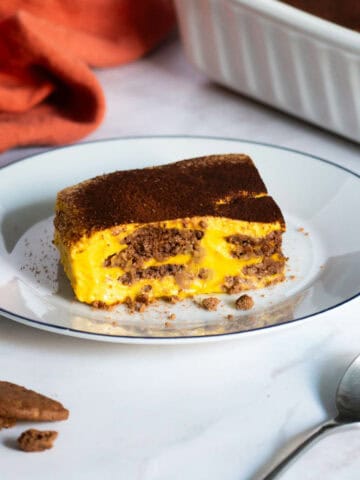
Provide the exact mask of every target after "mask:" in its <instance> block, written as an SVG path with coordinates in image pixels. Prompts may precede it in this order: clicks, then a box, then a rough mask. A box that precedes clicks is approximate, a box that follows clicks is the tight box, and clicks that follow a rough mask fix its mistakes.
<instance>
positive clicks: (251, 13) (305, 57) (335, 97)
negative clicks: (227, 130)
mask: <svg viewBox="0 0 360 480" xmlns="http://www.w3.org/2000/svg"><path fill="white" fill-rule="evenodd" d="M175 3H176V8H177V13H178V18H179V24H180V30H181V36H182V39H183V43H184V45H185V50H186V52H187V55H188V56H189V58H190V60H191V61H192V62H193V63H194V64H195V65H196V66H197V67H198V68H199V69H200V70H202V71H203V72H205V73H206V74H207V75H208V76H209V77H210V78H212V79H213V80H215V81H217V82H219V83H221V84H223V85H226V86H227V87H230V88H232V89H234V90H236V91H238V92H241V93H243V94H245V95H248V96H250V97H253V98H256V99H257V100H260V101H262V102H264V103H267V104H269V105H273V106H274V107H276V108H279V109H281V110H284V111H286V112H288V113H291V114H293V115H296V116H297V117H300V118H302V119H305V120H308V121H310V122H312V123H315V124H317V125H319V126H321V127H323V128H327V129H329V130H332V131H333V132H336V133H339V134H340V135H343V136H345V137H347V138H350V139H352V140H355V141H357V142H360V34H359V33H357V32H355V31H351V30H349V29H346V28H343V27H341V26H338V25H336V24H334V23H331V22H328V21H325V20H322V19H320V18H318V17H315V16H313V15H310V14H308V13H306V12H303V11H301V10H298V9H296V8H293V7H291V6H289V5H286V4H284V3H281V2H278V1H276V0H175Z"/></svg>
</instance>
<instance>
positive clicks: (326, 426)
mask: <svg viewBox="0 0 360 480" xmlns="http://www.w3.org/2000/svg"><path fill="white" fill-rule="evenodd" d="M339 425H342V424H341V423H340V422H338V421H337V420H328V421H326V422H325V423H322V424H321V425H318V426H317V427H315V428H314V429H313V430H311V431H310V432H309V433H308V434H307V435H306V437H305V438H304V439H303V440H302V442H301V443H300V444H299V445H298V446H297V447H295V448H294V449H293V450H291V451H290V452H289V453H287V454H286V455H285V456H284V457H283V458H282V460H280V461H279V462H278V463H277V464H276V465H275V466H274V467H272V469H271V471H269V472H268V473H267V474H266V475H265V476H261V477H259V478H258V480H272V479H273V478H275V477H276V476H277V475H278V474H279V473H281V472H282V471H283V469H285V468H286V467H287V466H288V465H289V464H290V462H291V461H292V460H294V458H295V457H297V456H298V455H299V453H300V452H302V451H303V450H304V449H305V448H306V447H307V446H309V445H310V443H312V442H313V441H314V440H315V439H317V438H318V437H320V435H322V434H323V433H325V432H327V431H328V430H330V429H331V428H334V427H337V426H339Z"/></svg>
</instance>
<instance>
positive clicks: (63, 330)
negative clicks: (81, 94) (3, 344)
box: [0, 134, 360, 345]
mask: <svg viewBox="0 0 360 480" xmlns="http://www.w3.org/2000/svg"><path fill="white" fill-rule="evenodd" d="M186 138H188V139H195V140H196V139H198V140H219V141H229V142H234V143H235V142H238V143H248V144H250V145H259V146H264V147H270V148H273V149H275V150H283V151H287V152H291V153H296V154H298V155H301V156H304V157H308V158H311V159H313V160H316V161H320V162H322V163H326V164H328V165H330V166H332V167H334V168H338V169H340V170H343V171H345V172H347V173H348V174H350V175H353V176H354V177H355V178H357V179H358V180H360V174H358V173H356V172H354V171H353V170H351V169H349V168H347V167H344V166H342V165H339V164H337V163H335V162H332V161H331V160H327V159H325V158H322V157H319V156H317V155H314V154H311V153H307V152H304V151H302V150H297V149H294V148H290V147H284V146H281V145H277V144H272V143H267V142H261V141H256V140H247V139H244V138H237V137H222V136H213V135H191V134H183V135H182V134H168V135H127V136H121V137H109V138H103V139H96V140H87V141H84V142H79V143H73V144H69V145H63V146H60V147H53V148H49V149H47V150H45V151H43V152H37V153H34V154H32V155H25V156H24V157H21V158H18V159H16V160H14V161H12V162H10V163H8V164H6V165H4V166H2V167H0V175H1V171H2V170H4V169H7V168H11V167H13V166H14V165H16V164H18V163H20V162H25V161H30V160H32V159H34V158H36V157H41V156H43V155H47V154H48V153H51V152H53V151H59V150H67V149H69V148H73V149H76V148H81V146H83V145H89V144H96V143H107V142H114V141H126V140H144V139H147V140H151V139H186ZM358 297H360V289H359V291H358V293H356V294H355V295H352V296H351V297H349V298H347V299H345V300H342V301H341V302H340V303H336V304H335V305H332V306H330V307H328V308H325V309H323V310H320V311H318V312H316V313H311V314H309V315H303V316H302V317H298V318H294V319H292V320H288V321H286V322H283V323H281V324H275V325H265V326H262V327H258V328H254V329H252V330H244V331H240V332H227V333H226V332H225V333H218V334H205V335H184V336H178V337H161V336H138V337H137V336H129V335H111V334H108V333H96V332H85V331H83V330H78V329H75V328H70V327H64V326H61V325H54V324H50V323H47V322H41V321H39V320H34V319H31V318H28V317H25V316H23V315H19V314H16V313H13V312H10V311H8V310H7V309H4V308H2V307H1V305H0V314H1V315H4V316H5V317H7V318H9V319H10V320H14V321H18V322H19V323H22V324H25V325H27V326H33V327H34V328H37V329H40V330H45V331H48V332H49V331H50V332H53V333H58V334H63V335H68V336H73V337H77V338H80V339H88V340H89V339H90V340H98V341H105V342H111V343H138V344H140V343H141V344H148V345H151V344H154V343H156V344H161V343H164V344H170V343H171V344H174V343H189V342H192V343H195V342H201V341H209V340H217V339H218V340H221V339H225V338H229V339H230V338H234V337H238V336H239V335H246V334H247V336H249V334H255V333H259V332H267V331H269V330H270V329H272V328H275V327H278V328H279V327H287V326H289V325H292V324H294V323H297V322H301V321H302V320H306V319H310V318H312V317H319V316H321V315H322V314H325V313H327V312H329V311H331V310H335V309H337V308H340V307H341V306H342V305H345V304H347V303H349V302H351V301H353V300H355V299H356V298H358Z"/></svg>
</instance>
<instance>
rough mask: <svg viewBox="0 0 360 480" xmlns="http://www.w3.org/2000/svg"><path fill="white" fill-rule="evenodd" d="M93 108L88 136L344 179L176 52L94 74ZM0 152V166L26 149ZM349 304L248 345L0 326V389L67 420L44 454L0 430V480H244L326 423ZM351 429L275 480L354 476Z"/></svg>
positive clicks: (352, 310) (317, 133)
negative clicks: (279, 150) (63, 412)
mask: <svg viewBox="0 0 360 480" xmlns="http://www.w3.org/2000/svg"><path fill="white" fill-rule="evenodd" d="M97 75H98V77H99V79H100V81H101V83H102V84H103V87H104V90H105V93H106V97H107V101H108V114H107V117H106V120H105V122H104V123H103V125H102V126H101V127H100V128H99V129H98V130H97V131H96V132H95V133H93V134H92V135H91V136H90V137H89V138H88V139H98V138H108V137H115V136H126V135H150V134H201V135H218V136H230V137H240V138H246V139H251V140H257V141H263V142H269V143H274V144H279V145H283V146H286V147H291V148H295V149H299V150H303V151H306V152H309V153H313V154H315V155H319V156H321V157H324V158H327V159H329V160H332V161H334V162H337V163H340V164H342V165H344V166H347V167H348V168H351V169H353V170H355V171H357V172H358V173H359V172H360V165H359V159H358V157H359V150H360V149H359V146H358V145H356V144H353V143H350V142H348V141H346V140H343V139H341V138H339V137H335V136H333V135H331V134H329V133H326V132H324V131H321V130H319V129H317V128H315V127H312V126H310V125H308V124H305V123H303V122H301V121H298V120H295V119H293V118H290V117H288V116H286V115H284V114H282V113H278V112H276V111H273V110H271V109H269V108H267V107H264V106H262V105H259V104H257V103H254V102H252V101H251V100H248V99H245V98H242V97H241V96H238V95H236V94H234V93H232V92H229V91H227V90H224V89H222V88H221V87H218V86H215V85H213V84H211V83H209V82H208V81H207V80H206V79H205V78H204V77H203V76H202V75H201V74H199V73H196V72H195V71H194V70H193V69H192V67H191V66H189V65H188V64H187V62H186V60H185V59H184V57H183V54H182V51H181V49H180V47H179V44H178V41H177V40H176V39H173V40H172V41H170V42H169V43H168V44H167V45H165V46H163V47H162V48H160V49H159V50H158V51H157V52H155V53H154V54H152V55H151V56H149V57H147V58H146V59H144V60H142V61H139V62H137V63H134V64H132V65H128V66H125V67H121V68H114V69H109V70H104V71H98V72H97ZM39 150H40V149H19V150H13V151H11V152H7V153H5V154H2V155H0V165H5V164H6V163H9V162H11V161H14V160H16V159H18V158H22V157H24V156H26V155H29V154H31V153H34V152H36V151H39ZM359 312H360V301H359V299H357V300H354V301H352V302H350V303H348V304H345V305H343V306H342V307H341V308H339V309H337V310H333V311H331V312H328V313H327V314H323V315H322V316H319V317H317V318H313V319H309V320H306V321H304V322H299V323H297V324H293V325H290V326H284V327H280V328H277V329H271V330H268V331H264V332H262V333H259V334H257V335H255V336H251V337H248V336H246V335H245V336H241V337H240V338H238V339H233V340H229V341H224V342H219V343H209V344H204V345H183V346H172V347H171V346H166V347H165V346H164V347H155V346H147V347H146V346H124V345H112V344H102V343H97V342H91V341H86V340H78V339H74V338H69V337H63V336H60V335H55V334H50V333H46V332H41V331H38V330H33V329H31V328H29V327H25V326H21V325H18V324H16V323H14V322H12V321H10V320H7V319H5V318H2V317H1V318H0V372H1V375H0V377H1V379H4V380H9V381H13V382H16V383H20V384H24V385H26V386H28V387H32V388H34V389H37V390H39V391H41V392H43V393H45V394H49V395H52V396H54V397H56V398H59V399H60V400H61V401H62V402H63V403H64V404H65V405H66V406H67V407H68V408H69V409H70V411H71V417H70V419H69V421H67V422H63V423H61V424H60V423H59V424H57V425H56V429H57V430H58V431H59V438H58V440H57V443H56V448H54V449H53V450H52V451H49V452H45V453H40V454H33V455H31V454H24V453H22V452H19V451H17V450H16V449H14V448H13V446H14V438H15V437H16V436H17V434H19V433H20V431H22V430H23V429H24V426H23V425H20V426H17V427H16V428H15V429H10V430H3V431H1V432H0V458H1V466H0V470H1V477H0V478H1V479H2V480H12V479H16V480H17V479H19V478H27V479H35V478H36V479H42V478H44V479H45V478H52V479H64V478H68V479H76V480H83V479H99V478H101V479H114V478H118V479H129V480H130V479H137V480H173V479H174V480H177V479H179V480H180V479H181V480H182V479H187V480H192V479H194V480H218V479H221V480H242V479H244V480H245V479H255V478H257V475H258V473H259V471H260V470H261V469H262V468H263V467H264V465H266V463H267V462H269V461H270V460H271V459H272V458H273V455H274V454H275V453H276V452H277V451H278V449H279V448H280V447H283V446H284V445H285V444H286V443H287V442H288V441H293V440H294V438H296V437H297V436H299V435H301V434H302V433H303V432H305V431H306V430H307V429H309V428H311V427H313V426H315V425H316V424H318V423H319V422H321V421H323V420H324V419H326V418H328V417H329V416H331V415H333V414H334V411H335V410H334V400H333V399H334V394H335V389H336V385H337V382H338V380H339V378H340V376H341V374H342V372H343V371H344V370H345V368H346V366H347V364H348V363H349V362H350V360H351V359H352V358H353V357H354V356H355V355H356V354H357V353H360V322H359ZM359 448H360V429H359V428H358V427H356V426H353V427H351V428H345V429H343V430H342V431H338V432H337V433H333V434H331V435H329V436H327V437H326V438H324V439H323V440H322V441H320V442H318V443H317V444H316V445H315V446H314V447H313V448H312V449H311V450H309V451H308V452H307V453H306V454H305V455H304V456H303V457H302V458H301V459H300V460H299V461H298V462H297V463H296V464H294V465H293V466H292V467H291V468H290V469H289V470H288V471H287V472H286V473H285V474H284V475H283V476H282V477H281V478H282V479H286V480H308V479H314V480H315V479H319V478H326V479H336V480H343V479H354V480H356V479H358V478H359V473H358V472H359V471H360V457H359V455H358V451H359Z"/></svg>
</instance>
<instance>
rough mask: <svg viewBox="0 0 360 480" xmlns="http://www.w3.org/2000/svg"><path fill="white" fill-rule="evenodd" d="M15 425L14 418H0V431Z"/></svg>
mask: <svg viewBox="0 0 360 480" xmlns="http://www.w3.org/2000/svg"><path fill="white" fill-rule="evenodd" d="M15 424H16V420H15V418H4V417H0V430H1V429H2V428H11V427H13V426H14V425H15Z"/></svg>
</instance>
